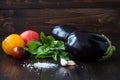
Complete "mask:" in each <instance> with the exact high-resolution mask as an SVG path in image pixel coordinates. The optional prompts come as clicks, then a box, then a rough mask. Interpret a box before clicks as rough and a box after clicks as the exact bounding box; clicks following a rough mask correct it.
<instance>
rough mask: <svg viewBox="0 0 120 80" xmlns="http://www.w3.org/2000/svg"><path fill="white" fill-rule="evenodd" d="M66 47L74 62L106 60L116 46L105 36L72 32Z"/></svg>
mask: <svg viewBox="0 0 120 80" xmlns="http://www.w3.org/2000/svg"><path fill="white" fill-rule="evenodd" d="M65 46H66V50H67V51H68V52H69V57H70V59H72V60H74V61H80V60H85V61H91V60H92V61H93V60H94V61H96V60H106V59H108V58H110V57H111V56H112V53H113V51H115V46H113V45H112V44H111V41H110V40H109V39H108V38H107V37H106V36H105V35H103V34H97V33H91V32H83V31H75V32H72V33H71V34H70V35H69V36H68V37H67V40H66V42H65Z"/></svg>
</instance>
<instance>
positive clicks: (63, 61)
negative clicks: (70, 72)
mask: <svg viewBox="0 0 120 80" xmlns="http://www.w3.org/2000/svg"><path fill="white" fill-rule="evenodd" d="M60 64H61V65H62V66H67V64H68V62H67V61H66V60H65V59H62V58H61V59H60Z"/></svg>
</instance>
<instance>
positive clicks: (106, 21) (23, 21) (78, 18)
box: [0, 8, 120, 34]
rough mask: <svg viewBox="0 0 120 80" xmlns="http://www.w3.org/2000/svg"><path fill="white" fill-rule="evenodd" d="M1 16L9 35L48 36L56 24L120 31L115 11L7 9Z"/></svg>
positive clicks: (99, 9) (95, 9)
mask: <svg viewBox="0 0 120 80" xmlns="http://www.w3.org/2000/svg"><path fill="white" fill-rule="evenodd" d="M1 15H2V16H1V19H0V20H1V25H2V26H3V27H4V28H6V30H7V31H8V32H9V33H13V32H18V33H19V32H22V30H23V29H24V30H26V29H33V30H37V31H39V32H40V31H44V32H46V33H48V34H50V31H51V29H52V28H53V27H54V26H55V25H57V24H63V25H73V26H76V27H77V28H78V29H79V30H84V31H92V32H99V33H119V30H120V28H119V25H120V24H119V23H120V20H119V13H118V11H117V10H116V9H108V8H107V9H105V8H104V9H103V8H81V9H9V10H1ZM21 28H23V29H21ZM1 30H2V29H1Z"/></svg>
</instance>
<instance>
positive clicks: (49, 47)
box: [25, 32, 69, 61]
mask: <svg viewBox="0 0 120 80" xmlns="http://www.w3.org/2000/svg"><path fill="white" fill-rule="evenodd" d="M40 38H41V42H39V41H37V40H32V41H30V42H29V43H27V44H26V46H27V47H26V48H25V50H27V51H28V52H29V53H30V54H31V56H32V57H34V58H52V59H54V60H55V61H57V60H58V59H60V58H64V59H65V60H69V57H68V53H67V52H66V51H65V45H64V42H63V41H59V40H55V39H54V37H53V36H51V35H48V36H46V35H45V34H44V33H43V32H41V33H40Z"/></svg>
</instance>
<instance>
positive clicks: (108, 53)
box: [100, 34, 116, 60]
mask: <svg viewBox="0 0 120 80" xmlns="http://www.w3.org/2000/svg"><path fill="white" fill-rule="evenodd" d="M102 36H103V37H104V38H105V39H106V40H107V42H108V44H109V46H108V49H107V51H106V52H105V53H104V56H102V59H100V60H107V59H108V58H110V57H111V56H112V54H113V52H114V51H115V50H116V47H115V46H114V45H112V43H111V41H110V39H109V38H108V37H107V36H105V35H104V34H102Z"/></svg>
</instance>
